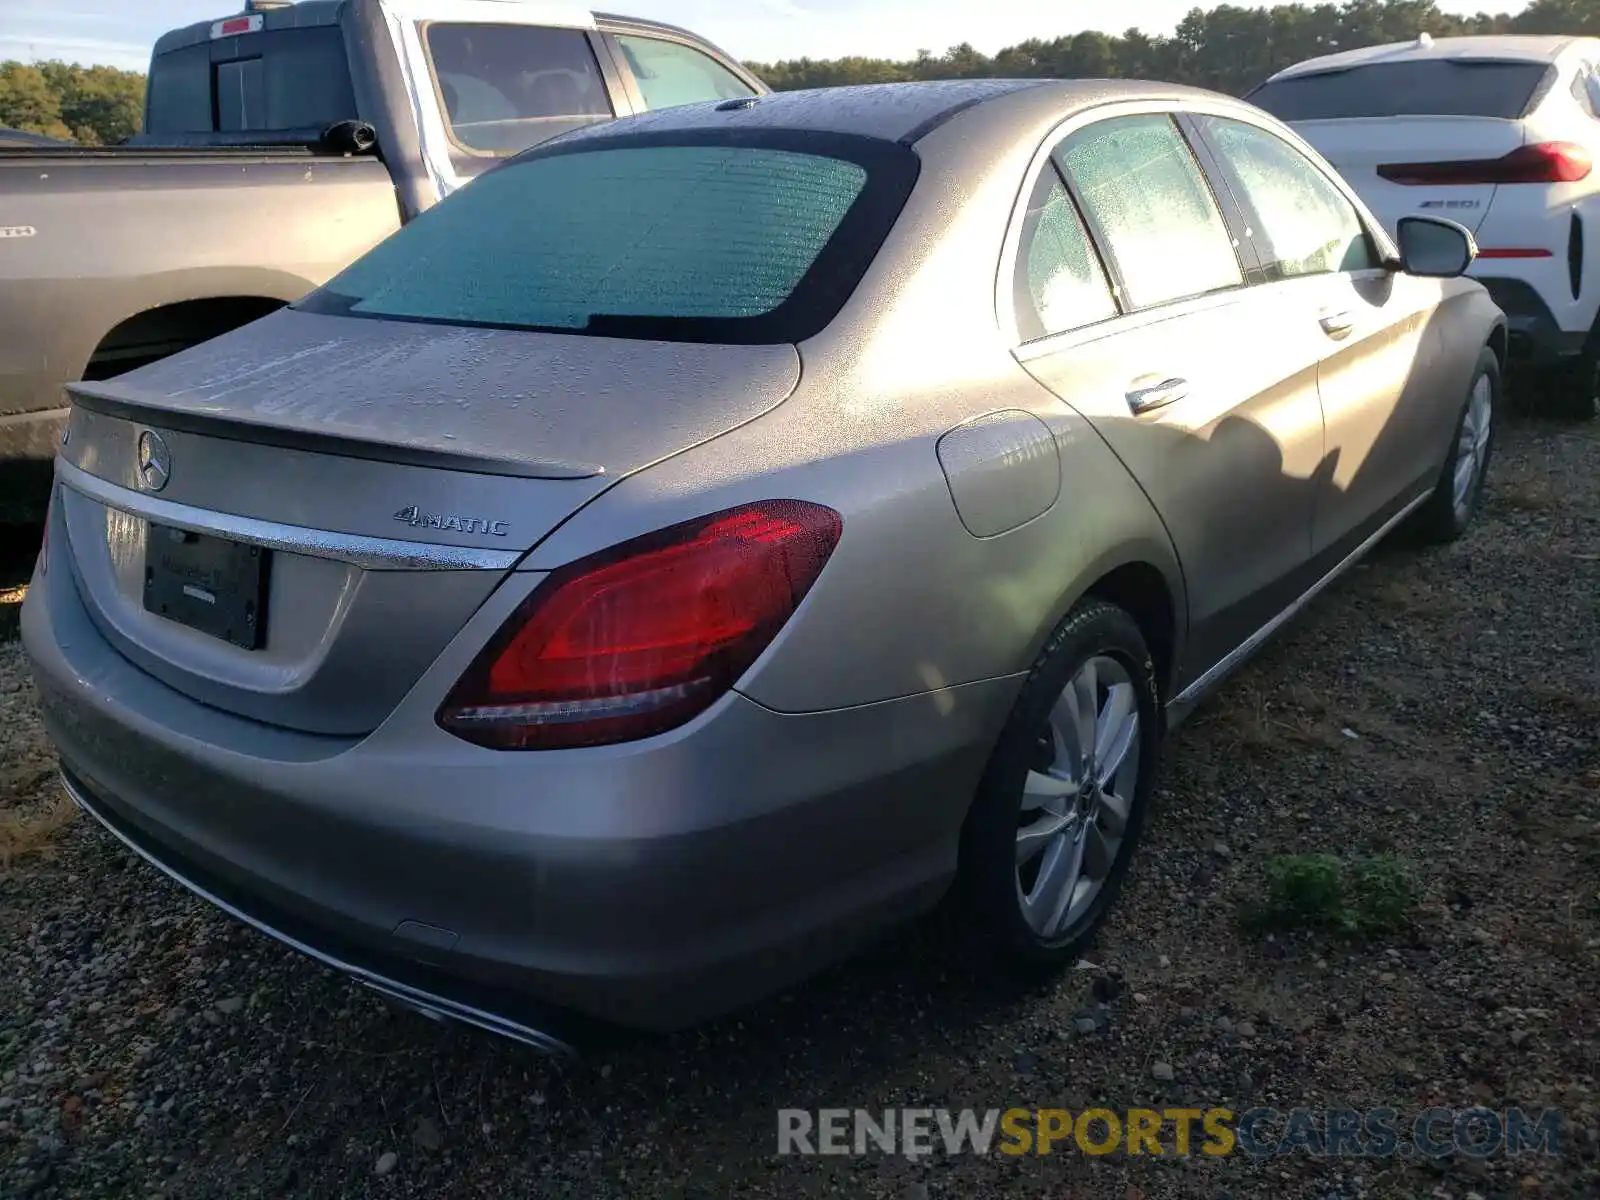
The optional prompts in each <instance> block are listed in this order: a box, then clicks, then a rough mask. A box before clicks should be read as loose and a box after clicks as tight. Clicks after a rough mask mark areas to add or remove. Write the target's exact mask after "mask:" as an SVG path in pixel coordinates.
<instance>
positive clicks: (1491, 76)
mask: <svg viewBox="0 0 1600 1200" xmlns="http://www.w3.org/2000/svg"><path fill="white" fill-rule="evenodd" d="M1549 70H1550V67H1549V66H1548V65H1547V64H1545V63H1531V62H1502V61H1494V60H1490V59H1460V58H1455V59H1429V60H1422V61H1413V62H1395V63H1373V64H1372V65H1370V66H1365V67H1350V68H1348V69H1346V70H1343V71H1326V72H1323V73H1320V74H1316V75H1299V76H1295V77H1293V78H1290V79H1280V80H1277V81H1275V82H1269V83H1264V84H1262V85H1261V86H1260V87H1258V88H1257V89H1256V90H1255V91H1253V92H1251V93H1250V95H1249V96H1248V97H1247V98H1248V99H1249V101H1250V103H1252V104H1254V105H1256V106H1257V107H1259V108H1264V109H1266V110H1267V111H1268V112H1269V113H1271V114H1272V115H1273V116H1275V117H1277V118H1278V119H1279V120H1280V121H1325V120H1335V119H1338V118H1340V117H1399V116H1428V117H1498V118H1501V119H1503V120H1514V119H1516V118H1518V117H1521V116H1522V115H1523V114H1524V113H1525V112H1526V111H1527V109H1528V102H1529V101H1530V100H1532V99H1533V95H1534V92H1535V91H1537V90H1538V88H1539V84H1540V83H1541V82H1542V81H1543V79H1544V77H1545V74H1546V73H1547V72H1548V71H1549Z"/></svg>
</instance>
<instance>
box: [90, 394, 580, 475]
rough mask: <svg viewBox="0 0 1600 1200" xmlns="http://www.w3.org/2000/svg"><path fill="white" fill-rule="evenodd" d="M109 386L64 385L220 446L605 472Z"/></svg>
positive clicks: (413, 462) (486, 468) (465, 466)
mask: <svg viewBox="0 0 1600 1200" xmlns="http://www.w3.org/2000/svg"><path fill="white" fill-rule="evenodd" d="M108 384H110V385H111V386H101V385H97V384H94V383H83V382H78V383H69V384H67V385H66V390H67V394H68V395H69V396H70V397H71V398H72V402H73V403H74V404H76V405H79V406H81V407H82V408H84V409H87V410H88V411H89V412H94V413H99V414H100V415H102V416H106V417H113V418H117V419H119V420H124V421H132V422H135V423H138V424H143V425H153V426H156V427H158V428H161V429H168V430H171V431H173V432H174V433H192V434H195V435H197V436H200V437H210V438H217V439H219V440H224V441H231V442H249V443H253V444H255V445H261V446H276V447H279V448H281V449H285V450H305V451H308V452H310V453H313V454H327V455H332V456H335V457H339V458H361V459H368V460H371V461H375V462H385V463H394V464H396V465H398V466H408V467H427V468H432V469H434V470H447V471H459V472H463V473H467V474H473V475H502V476H509V477H511V478H516V479H558V480H576V479H594V478H596V477H599V476H603V475H604V474H605V473H606V469H605V467H603V466H600V465H598V464H593V463H569V462H559V461H550V462H521V461H518V460H516V459H507V458H491V457H488V456H486V455H480V454H471V453H461V452H457V451H453V450H435V449H431V448H429V447H426V446H408V445H405V444H404V443H398V442H385V441H381V440H377V439H375V438H373V439H369V438H364V437H359V436H356V435H353V434H343V433H329V432H326V431H323V430H315V429H297V428H294V427H293V426H288V425H274V424H271V423H270V422H265V421H253V420H247V419H244V418H241V417H238V416H233V415H230V414H228V413H224V412H215V413H211V412H194V411H192V410H186V409H181V408H168V407H164V406H163V405H161V404H159V403H155V402H152V401H148V400H135V399H132V398H131V397H129V396H128V395H127V394H126V393H125V392H124V393H123V394H121V395H119V394H117V393H118V392H120V391H122V389H121V388H118V387H116V386H115V383H114V381H108Z"/></svg>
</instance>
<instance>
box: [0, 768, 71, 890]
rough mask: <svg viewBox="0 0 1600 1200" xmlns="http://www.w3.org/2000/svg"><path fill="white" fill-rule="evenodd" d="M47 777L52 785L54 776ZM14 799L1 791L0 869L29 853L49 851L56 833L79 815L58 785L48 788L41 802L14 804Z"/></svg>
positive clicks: (53, 847)
mask: <svg viewBox="0 0 1600 1200" xmlns="http://www.w3.org/2000/svg"><path fill="white" fill-rule="evenodd" d="M50 780H51V783H52V784H54V776H53V775H52V776H51V777H50ZM3 786H4V785H0V787H3ZM14 799H15V798H14V797H13V796H12V795H11V794H9V793H8V792H0V870H6V869H8V868H10V866H11V865H12V864H13V863H14V862H17V861H18V860H20V859H23V858H27V857H28V856H30V855H34V854H49V853H50V852H51V851H53V850H54V849H55V845H56V838H57V836H58V835H59V834H60V833H61V831H62V830H63V829H65V828H66V827H67V826H68V825H70V824H72V822H73V820H74V819H75V818H76V817H77V815H78V809H77V806H76V805H75V804H73V803H72V801H71V800H70V799H69V798H68V797H67V794H66V792H64V791H62V790H61V788H60V786H59V785H56V786H52V787H51V788H50V790H49V798H48V799H46V800H44V801H43V802H42V803H33V804H17V803H15V802H14Z"/></svg>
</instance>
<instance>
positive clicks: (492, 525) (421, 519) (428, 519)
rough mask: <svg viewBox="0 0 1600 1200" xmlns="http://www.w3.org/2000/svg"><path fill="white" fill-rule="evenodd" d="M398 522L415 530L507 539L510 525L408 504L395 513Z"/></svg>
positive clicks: (504, 522)
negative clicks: (490, 534) (475, 534)
mask: <svg viewBox="0 0 1600 1200" xmlns="http://www.w3.org/2000/svg"><path fill="white" fill-rule="evenodd" d="M394 519H395V520H396V521H403V522H404V523H405V524H407V525H410V526H411V527H412V528H413V529H448V530H450V531H451V532H452V533H492V534H493V535H494V536H495V537H505V536H506V532H507V529H508V527H509V523H508V522H506V521H490V520H487V519H485V518H483V517H462V516H456V515H454V514H446V513H427V512H423V511H422V510H421V509H419V508H418V507H417V506H416V505H415V504H408V505H406V507H404V508H402V509H401V510H400V511H399V512H397V513H395V515H394Z"/></svg>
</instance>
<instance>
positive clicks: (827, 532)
mask: <svg viewBox="0 0 1600 1200" xmlns="http://www.w3.org/2000/svg"><path fill="white" fill-rule="evenodd" d="M841 529H842V523H841V521H840V518H839V514H838V513H836V512H834V511H833V510H832V509H831V508H823V507H822V506H821V505H817V504H807V503H805V502H803V501H799V500H773V501H768V502H765V503H762V504H752V505H748V506H746V507H742V508H734V509H728V510H727V511H725V512H719V513H713V514H712V515H710V516H707V517H699V518H696V519H695V520H693V521H686V522H684V523H683V524H681V525H674V526H671V527H670V528H668V529H663V530H660V531H659V532H657V533H652V534H646V535H645V536H644V537H640V538H635V539H633V540H632V541H629V542H623V543H622V544H621V545H619V546H614V547H612V548H611V549H609V550H605V551H602V552H601V553H599V554H596V555H593V556H591V557H589V558H585V559H581V560H579V561H578V562H575V563H572V564H570V565H569V566H566V567H563V568H561V569H560V570H558V571H555V572H553V573H552V574H551V576H550V577H549V578H548V579H546V580H545V581H544V582H543V583H542V584H540V585H539V587H538V588H536V589H535V590H534V592H533V594H532V595H530V596H529V597H528V598H527V600H525V601H523V603H522V605H521V606H520V607H519V608H518V609H517V611H516V612H515V613H513V614H512V616H511V618H510V620H508V621H507V622H506V623H505V625H504V626H502V627H501V630H500V632H499V633H498V634H497V635H496V636H495V638H494V640H493V641H492V642H490V643H489V645H488V647H486V648H485V650H484V652H483V653H482V654H480V655H479V656H478V659H477V661H476V662H474V663H473V665H472V666H471V667H470V668H468V670H467V672H466V674H465V675H463V676H462V677H461V680H460V682H458V683H457V684H456V686H455V688H454V689H452V691H451V693H450V695H449V696H448V697H447V698H446V699H445V702H444V704H443V706H442V707H441V708H440V709H439V716H438V720H439V724H440V725H441V726H442V727H443V728H445V729H447V730H449V731H450V732H451V733H453V734H455V735H457V736H458V737H462V738H465V739H466V740H467V741H470V742H476V743H478V744H479V745H482V746H490V747H494V748H496V749H503V750H546V749H557V748H562V747H572V746H595V745H601V744H604V743H608V742H623V741H630V740H632V739H634V738H641V737H648V736H650V735H651V734H655V733H661V732H662V731H664V730H667V729H671V728H672V727H674V726H676V725H681V724H682V723H683V722H685V721H687V720H689V718H691V717H693V716H694V715H695V714H697V713H699V712H701V711H703V710H704V709H705V708H707V707H708V706H709V705H710V704H711V702H712V701H713V700H715V699H716V698H717V697H718V696H721V695H722V694H723V693H725V692H726V691H727V690H728V689H729V688H731V687H732V686H733V685H734V683H735V682H737V681H738V678H739V676H740V675H742V674H744V672H745V669H746V668H747V667H749V666H750V664H751V663H753V662H754V661H755V660H756V658H757V656H758V655H760V653H761V651H762V650H764V649H765V648H766V646H767V644H768V643H769V642H771V641H772V639H773V637H774V636H775V635H776V634H777V632H778V630H780V629H781V628H783V625H784V622H786V621H787V620H788V619H789V618H790V616H792V615H793V614H794V611H795V609H796V607H798V605H799V604H800V601H801V600H802V599H804V597H805V594H806V592H807V591H809V590H810V588H811V585H812V584H813V583H815V582H816V579H817V576H818V575H819V574H821V572H822V568H823V565H824V564H825V563H826V562H827V561H828V556H829V555H830V554H832V553H833V548H834V546H835V545H837V544H838V541H839V534H840V531H841Z"/></svg>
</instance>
